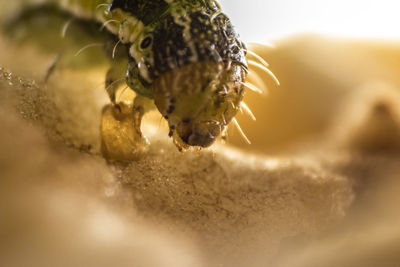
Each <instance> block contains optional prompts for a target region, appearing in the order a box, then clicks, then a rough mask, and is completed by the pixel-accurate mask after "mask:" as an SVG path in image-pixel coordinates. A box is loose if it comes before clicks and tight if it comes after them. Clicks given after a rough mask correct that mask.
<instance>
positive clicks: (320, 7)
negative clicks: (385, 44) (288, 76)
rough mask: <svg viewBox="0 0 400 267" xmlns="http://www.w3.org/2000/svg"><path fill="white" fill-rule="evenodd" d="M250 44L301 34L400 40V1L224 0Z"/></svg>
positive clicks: (224, 9)
mask: <svg viewBox="0 0 400 267" xmlns="http://www.w3.org/2000/svg"><path fill="white" fill-rule="evenodd" d="M220 3H221V5H222V8H223V11H224V12H225V13H227V14H228V15H229V16H230V17H231V19H232V21H233V24H234V26H235V27H236V28H237V30H238V32H239V33H240V35H241V36H242V39H243V40H244V41H246V42H265V41H268V40H270V41H273V40H275V39H281V38H283V37H286V36H289V35H293V34H300V33H320V34H324V35H334V36H345V37H356V38H374V39H400V0H220Z"/></svg>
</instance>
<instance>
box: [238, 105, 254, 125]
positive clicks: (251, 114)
mask: <svg viewBox="0 0 400 267" xmlns="http://www.w3.org/2000/svg"><path fill="white" fill-rule="evenodd" d="M240 106H241V107H242V108H243V109H244V110H245V111H246V112H247V114H249V115H250V117H251V118H252V119H253V121H255V120H257V119H256V117H255V116H254V114H253V112H252V111H251V109H250V108H249V106H248V105H247V104H246V103H245V102H243V101H242V102H241V103H240Z"/></svg>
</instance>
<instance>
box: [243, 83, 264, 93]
mask: <svg viewBox="0 0 400 267" xmlns="http://www.w3.org/2000/svg"><path fill="white" fill-rule="evenodd" d="M240 84H242V85H243V86H245V87H246V88H248V89H250V90H252V91H254V92H256V93H259V94H263V93H264V91H263V90H261V89H259V88H258V87H257V86H255V85H254V84H251V83H244V82H240Z"/></svg>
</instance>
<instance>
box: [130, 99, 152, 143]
mask: <svg viewBox="0 0 400 267" xmlns="http://www.w3.org/2000/svg"><path fill="white" fill-rule="evenodd" d="M152 109H154V103H153V101H152V100H151V99H150V98H147V97H144V96H141V95H137V96H136V97H135V100H134V103H133V123H134V127H135V130H136V133H137V134H138V135H139V136H141V137H143V134H142V130H141V124H142V119H143V116H144V114H146V113H147V112H148V111H150V110H152Z"/></svg>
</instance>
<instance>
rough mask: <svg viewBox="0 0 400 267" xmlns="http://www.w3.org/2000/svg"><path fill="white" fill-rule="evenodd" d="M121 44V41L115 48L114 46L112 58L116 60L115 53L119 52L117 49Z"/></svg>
mask: <svg viewBox="0 0 400 267" xmlns="http://www.w3.org/2000/svg"><path fill="white" fill-rule="evenodd" d="M120 43H121V40H119V41H118V42H117V43H116V44H115V46H114V49H113V52H112V58H113V59H114V58H115V52H116V51H117V47H118V45H119V44H120Z"/></svg>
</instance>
